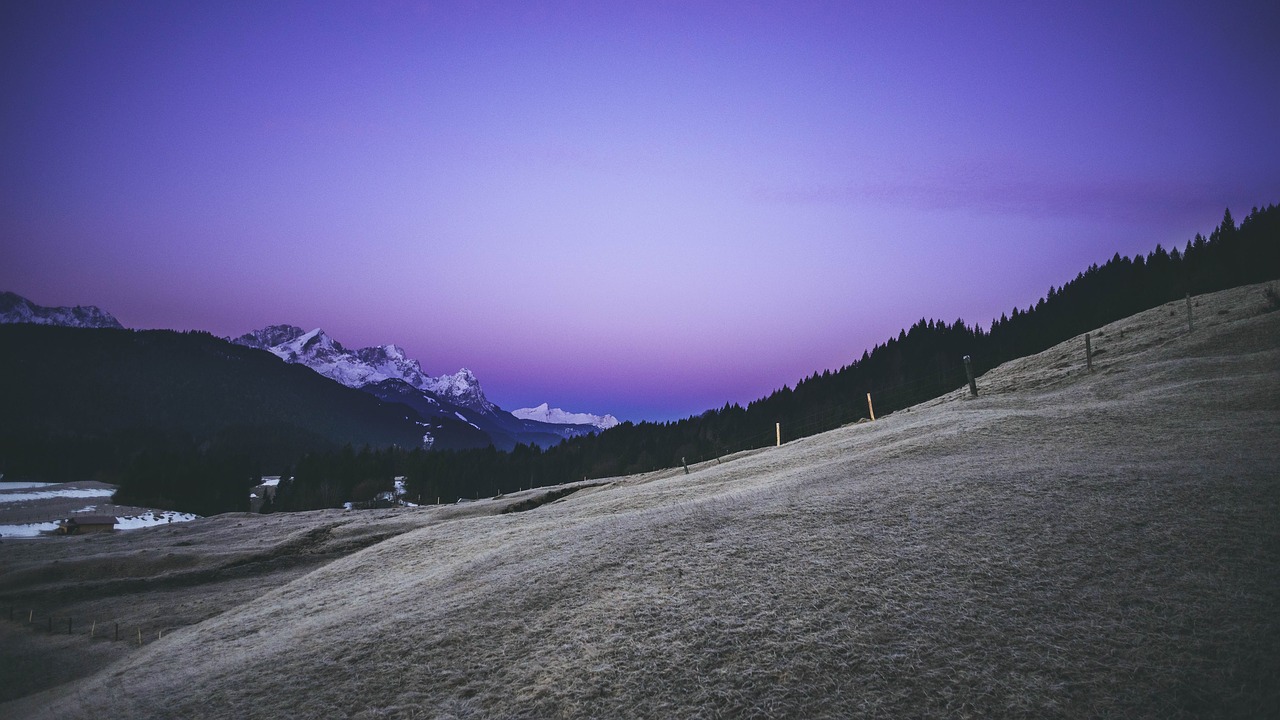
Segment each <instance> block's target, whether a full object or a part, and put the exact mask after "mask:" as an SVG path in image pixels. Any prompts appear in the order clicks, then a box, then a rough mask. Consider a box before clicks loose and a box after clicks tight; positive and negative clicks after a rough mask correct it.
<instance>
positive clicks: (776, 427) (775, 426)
mask: <svg viewBox="0 0 1280 720" xmlns="http://www.w3.org/2000/svg"><path fill="white" fill-rule="evenodd" d="M773 429H774V430H776V431H777V433H778V444H777V445H775V446H774V447H782V423H774V424H773Z"/></svg>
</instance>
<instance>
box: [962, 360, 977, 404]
mask: <svg viewBox="0 0 1280 720" xmlns="http://www.w3.org/2000/svg"><path fill="white" fill-rule="evenodd" d="M964 375H965V377H967V378H969V392H971V393H973V396H974V397H978V383H976V382H974V381H973V361H972V360H971V359H970V358H969V356H968V355H965V356H964Z"/></svg>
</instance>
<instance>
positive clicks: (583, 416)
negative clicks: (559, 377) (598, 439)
mask: <svg viewBox="0 0 1280 720" xmlns="http://www.w3.org/2000/svg"><path fill="white" fill-rule="evenodd" d="M511 414H512V415H515V416H516V417H518V418H520V419H522V420H537V421H538V422H544V423H550V424H552V425H594V426H596V427H598V428H600V429H601V430H608V429H609V428H611V427H613V426H614V425H617V424H618V418H616V417H614V416H612V415H603V416H601V415H592V414H591V413H574V412H567V411H565V410H561V409H560V408H553V407H551V406H550V405H548V404H547V403H542V404H541V405H539V406H537V407H531V408H521V409H519V410H512V411H511Z"/></svg>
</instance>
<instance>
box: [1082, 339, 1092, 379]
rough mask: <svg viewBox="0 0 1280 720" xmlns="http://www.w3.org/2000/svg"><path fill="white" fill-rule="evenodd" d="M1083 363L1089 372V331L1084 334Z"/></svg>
mask: <svg viewBox="0 0 1280 720" xmlns="http://www.w3.org/2000/svg"><path fill="white" fill-rule="evenodd" d="M1084 365H1085V368H1086V369H1087V370H1088V371H1089V372H1093V344H1092V343H1090V342H1089V333H1085V334H1084Z"/></svg>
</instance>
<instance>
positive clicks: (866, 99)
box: [0, 0, 1280, 420]
mask: <svg viewBox="0 0 1280 720" xmlns="http://www.w3.org/2000/svg"><path fill="white" fill-rule="evenodd" d="M1117 5H1121V4H1118V3H1087V4H1085V3H1066V4H1052V5H1050V4H1047V3H1044V4H1042V3H1001V4H985V3H982V4H977V3H936V4H934V3H924V4H915V3H844V2H834V3H806V2H783V3H765V2H724V3H713V2H691V3H665V2H658V3H650V2H640V3H610V2H581V3H541V2H528V3H497V2H447V3H445V2H442V3H437V2H413V1H409V0H405V1H390V0H388V1H379V0H373V1H371V2H349V3H346V2H338V3H321V2H283V1H276V2H208V3H196V2H176V1H175V2H167V1H166V2H57V1H54V2H39V3H6V4H4V5H3V6H2V7H0V93H2V98H3V99H0V130H2V132H0V153H3V159H4V160H3V167H2V168H0V289H5V290H12V291H14V292H17V293H19V294H22V295H24V296H26V297H28V298H29V299H31V300H32V301H34V302H37V303H40V304H43V305H76V304H92V305H98V306H100V307H102V308H104V309H106V310H108V311H110V312H111V313H113V314H114V315H116V316H117V317H118V318H119V319H120V320H121V322H123V323H124V324H125V325H126V326H130V327H138V328H151V327H166V328H178V329H202V330H208V331H210V332H213V333H215V334H219V335H227V336H234V335H239V334H241V333H244V332H247V331H250V330H253V329H256V328H260V327H263V326H265V325H268V324H275V323H289V324H295V325H299V326H303V327H304V328H308V329H309V328H313V327H323V328H324V329H325V330H326V331H327V332H328V333H329V334H330V335H332V336H333V337H335V338H336V339H338V340H339V341H341V342H342V343H344V344H346V345H348V346H352V347H360V346H366V345H375V344H384V343H396V344H398V345H401V346H402V347H404V348H405V349H406V350H407V352H408V353H409V355H410V356H411V357H414V358H417V359H418V360H420V361H421V363H422V365H423V367H424V369H425V370H426V371H428V372H430V373H432V374H442V373H451V372H454V371H456V370H457V369H458V368H459V367H463V366H465V367H469V368H470V369H471V370H473V371H474V372H475V373H476V375H477V376H478V377H479V378H480V380H481V382H482V384H483V385H484V388H485V391H486V392H487V393H488V395H489V397H490V399H491V400H493V401H495V402H497V403H498V404H499V405H501V406H503V407H506V408H508V409H514V408H517V407H524V406H531V405H537V404H539V403H541V402H549V403H551V404H552V405H553V406H559V407H563V408H566V409H569V410H573V411H589V412H596V413H605V412H609V413H613V414H615V415H617V416H618V417H620V418H623V419H630V420H644V419H648V420H668V419H675V418H679V417H684V416H687V415H690V414H696V413H698V412H701V411H703V410H705V409H707V408H711V407H718V406H720V405H723V404H724V403H725V402H741V403H746V402H748V401H750V400H753V399H755V398H757V397H761V396H763V395H766V394H768V393H769V392H771V391H772V390H774V389H776V388H778V387H781V386H782V385H784V384H794V383H795V381H796V380H798V379H800V378H801V377H804V376H806V375H808V374H810V373H812V372H814V371H821V370H823V369H827V368H831V369H834V368H838V367H840V366H842V365H845V364H847V363H849V362H850V361H852V360H854V359H856V358H857V357H859V356H860V355H861V354H862V352H863V350H865V349H868V348H870V347H872V346H873V345H875V344H876V343H879V342H882V341H884V340H885V339H887V338H888V337H890V336H892V335H896V334H897V332H898V330H899V329H900V328H902V327H905V326H909V325H910V324H911V323H913V322H914V321H916V320H918V319H920V318H922V317H930V318H939V319H945V320H948V321H952V320H955V319H956V318H963V319H964V320H966V321H967V322H970V323H973V322H977V323H979V324H982V325H983V326H986V325H988V324H989V323H990V321H991V320H992V318H995V317H999V315H1000V314H1001V313H1002V312H1008V311H1009V310H1011V309H1012V308H1013V307H1014V306H1019V307H1026V306H1027V305H1028V304H1030V303H1033V302H1034V301H1035V300H1036V299H1037V298H1038V297H1040V296H1042V295H1043V294H1044V293H1045V292H1046V291H1047V290H1048V288H1049V286H1050V285H1051V284H1052V285H1061V284H1062V283H1063V282H1066V281H1068V280H1070V279H1071V278H1073V277H1074V276H1075V275H1076V273H1078V272H1080V271H1081V270H1083V269H1085V268H1086V267H1087V266H1088V265H1089V264H1091V263H1095V262H1096V263H1102V262H1105V261H1106V260H1107V259H1108V258H1109V257H1111V256H1112V254H1114V253H1116V252H1119V253H1121V254H1124V255H1132V254H1135V253H1145V252H1148V251H1150V250H1151V249H1152V248H1154V246H1155V245H1156V244H1157V243H1161V244H1163V245H1164V246H1165V247H1171V246H1178V247H1181V246H1182V245H1183V244H1184V243H1185V242H1186V241H1187V240H1188V239H1190V238H1191V237H1193V236H1194V235H1195V233H1196V232H1205V233H1207V232H1208V231H1209V230H1210V229H1212V227H1214V226H1215V225H1216V224H1217V223H1218V222H1219V221H1220V219H1221V217H1222V212H1223V209H1224V208H1226V207H1230V208H1231V210H1232V212H1233V214H1234V215H1235V217H1236V218H1237V220H1238V219H1240V218H1243V217H1244V216H1245V215H1246V214H1247V213H1248V211H1249V209H1250V208H1251V207H1254V206H1264V205H1267V204H1270V203H1275V202H1280V142H1277V137H1276V134H1277V133H1276V130H1277V128H1280V99H1278V96H1280V93H1276V92H1275V89H1274V83H1275V78H1276V77H1277V74H1278V73H1277V71H1280V49H1278V48H1280V43H1276V42H1275V41H1274V37H1275V36H1276V35H1277V30H1280V11H1277V10H1276V8H1275V7H1274V3H1238V4H1228V5H1222V4H1218V3H1212V4H1211V3H1141V4H1124V6H1123V7H1116V6H1117Z"/></svg>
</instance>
